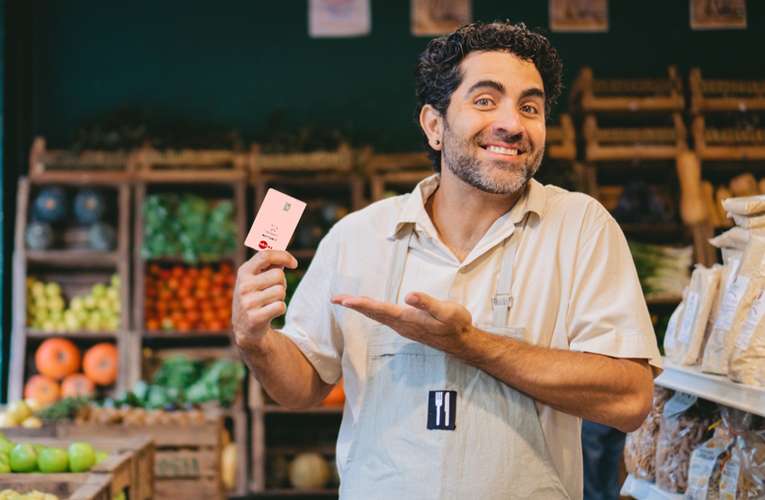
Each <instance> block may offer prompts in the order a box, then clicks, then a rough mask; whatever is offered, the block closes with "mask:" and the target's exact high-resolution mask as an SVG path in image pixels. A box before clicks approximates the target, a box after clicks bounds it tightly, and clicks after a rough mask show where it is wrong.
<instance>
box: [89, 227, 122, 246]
mask: <svg viewBox="0 0 765 500" xmlns="http://www.w3.org/2000/svg"><path fill="white" fill-rule="evenodd" d="M89 236H90V246H91V247H92V248H93V250H98V251H100V252H108V251H110V250H113V249H114V247H115V246H117V232H116V231H115V230H114V227H113V226H112V225H111V224H107V223H106V222H97V223H96V224H93V225H92V226H90V233H89Z"/></svg>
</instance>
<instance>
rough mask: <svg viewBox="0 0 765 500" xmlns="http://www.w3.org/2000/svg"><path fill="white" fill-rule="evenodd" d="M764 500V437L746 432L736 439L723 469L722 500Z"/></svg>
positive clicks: (758, 433)
mask: <svg viewBox="0 0 765 500" xmlns="http://www.w3.org/2000/svg"><path fill="white" fill-rule="evenodd" d="M763 498H765V436H763V434H762V431H760V432H753V431H748V432H744V433H741V434H740V435H738V436H736V444H735V446H733V448H732V449H731V455H730V460H728V461H727V462H726V463H725V465H723V469H722V477H721V479H720V499H721V500H762V499H763Z"/></svg>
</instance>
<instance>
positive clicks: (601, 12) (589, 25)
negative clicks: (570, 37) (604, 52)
mask: <svg viewBox="0 0 765 500" xmlns="http://www.w3.org/2000/svg"><path fill="white" fill-rule="evenodd" d="M550 30H551V31H561V32H572V31H574V32H604V31H608V0H550Z"/></svg>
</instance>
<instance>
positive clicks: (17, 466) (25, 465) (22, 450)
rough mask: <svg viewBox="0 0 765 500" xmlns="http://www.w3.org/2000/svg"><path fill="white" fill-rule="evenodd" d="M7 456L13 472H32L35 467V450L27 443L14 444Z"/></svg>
mask: <svg viewBox="0 0 765 500" xmlns="http://www.w3.org/2000/svg"><path fill="white" fill-rule="evenodd" d="M8 458H10V462H11V470H12V471H13V472H32V471H33V470H34V469H35V467H37V452H36V451H35V448H34V446H32V445H31V444H29V443H19V444H17V445H16V446H14V447H13V449H12V450H11V454H10V456H9V457H8Z"/></svg>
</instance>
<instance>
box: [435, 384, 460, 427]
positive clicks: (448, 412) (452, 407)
mask: <svg viewBox="0 0 765 500" xmlns="http://www.w3.org/2000/svg"><path fill="white" fill-rule="evenodd" d="M456 417H457V391H430V394H429V396H428V429H439V430H444V431H453V430H454V423H455V420H456Z"/></svg>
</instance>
